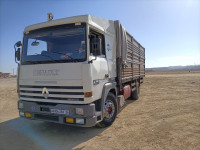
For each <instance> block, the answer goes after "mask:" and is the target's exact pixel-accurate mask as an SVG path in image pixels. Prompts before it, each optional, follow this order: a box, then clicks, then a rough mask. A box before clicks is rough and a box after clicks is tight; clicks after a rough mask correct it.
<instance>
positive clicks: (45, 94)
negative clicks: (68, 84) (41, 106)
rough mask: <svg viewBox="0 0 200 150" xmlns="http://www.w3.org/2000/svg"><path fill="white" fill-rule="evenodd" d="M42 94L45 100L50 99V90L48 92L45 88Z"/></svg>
mask: <svg viewBox="0 0 200 150" xmlns="http://www.w3.org/2000/svg"><path fill="white" fill-rule="evenodd" d="M42 94H43V96H44V98H45V99H47V98H48V97H49V92H48V90H47V88H46V87H44V88H43V90H42Z"/></svg>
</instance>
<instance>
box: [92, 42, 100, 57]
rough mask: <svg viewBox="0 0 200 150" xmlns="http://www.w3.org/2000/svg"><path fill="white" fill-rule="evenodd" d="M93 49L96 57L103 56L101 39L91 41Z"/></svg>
mask: <svg viewBox="0 0 200 150" xmlns="http://www.w3.org/2000/svg"><path fill="white" fill-rule="evenodd" d="M91 49H92V53H93V55H94V56H99V55H101V39H100V38H93V39H92V40H91Z"/></svg>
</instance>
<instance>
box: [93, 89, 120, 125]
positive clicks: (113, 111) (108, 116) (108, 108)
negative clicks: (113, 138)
mask: <svg viewBox="0 0 200 150" xmlns="http://www.w3.org/2000/svg"><path fill="white" fill-rule="evenodd" d="M117 110H118V106H117V101H116V97H115V95H114V94H113V93H108V96H107V98H106V100H105V105H104V110H103V111H104V118H103V120H102V121H101V122H100V123H98V124H97V126H98V127H101V128H103V127H108V126H110V125H112V123H113V122H114V121H115V118H116V116H117Z"/></svg>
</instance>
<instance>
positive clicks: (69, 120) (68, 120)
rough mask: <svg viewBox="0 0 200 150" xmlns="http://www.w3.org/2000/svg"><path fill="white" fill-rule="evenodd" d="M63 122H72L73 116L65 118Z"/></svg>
mask: <svg viewBox="0 0 200 150" xmlns="http://www.w3.org/2000/svg"><path fill="white" fill-rule="evenodd" d="M65 122H67V123H74V118H65Z"/></svg>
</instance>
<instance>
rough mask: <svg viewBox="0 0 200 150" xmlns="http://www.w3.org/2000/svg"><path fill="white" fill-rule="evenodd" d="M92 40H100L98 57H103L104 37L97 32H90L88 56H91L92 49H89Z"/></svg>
mask: <svg viewBox="0 0 200 150" xmlns="http://www.w3.org/2000/svg"><path fill="white" fill-rule="evenodd" d="M92 38H100V39H101V50H100V55H105V46H104V45H105V44H104V43H105V39H104V35H103V34H101V33H98V32H97V31H94V30H90V55H92V48H91V46H92V45H91V40H92Z"/></svg>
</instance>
